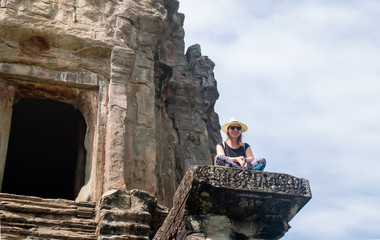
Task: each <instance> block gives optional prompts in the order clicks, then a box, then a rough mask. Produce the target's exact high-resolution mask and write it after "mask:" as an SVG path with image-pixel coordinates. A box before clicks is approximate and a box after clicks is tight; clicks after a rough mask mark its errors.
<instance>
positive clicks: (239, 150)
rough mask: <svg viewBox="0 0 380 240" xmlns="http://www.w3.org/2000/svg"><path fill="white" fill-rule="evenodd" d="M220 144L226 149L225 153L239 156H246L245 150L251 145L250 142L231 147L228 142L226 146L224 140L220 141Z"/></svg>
mask: <svg viewBox="0 0 380 240" xmlns="http://www.w3.org/2000/svg"><path fill="white" fill-rule="evenodd" d="M218 145H219V146H222V148H223V149H224V154H225V155H226V156H227V157H239V156H244V157H246V155H245V150H247V148H249V147H250V146H249V144H248V143H244V147H243V146H240V147H239V148H237V149H233V148H230V146H228V144H227V143H226V142H224V146H223V143H222V142H220V143H218Z"/></svg>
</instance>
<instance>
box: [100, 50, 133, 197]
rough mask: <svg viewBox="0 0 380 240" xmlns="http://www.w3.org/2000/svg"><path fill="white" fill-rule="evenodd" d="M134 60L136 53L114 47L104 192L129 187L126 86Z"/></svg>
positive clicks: (109, 94)
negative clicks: (126, 175) (127, 179)
mask: <svg viewBox="0 0 380 240" xmlns="http://www.w3.org/2000/svg"><path fill="white" fill-rule="evenodd" d="M133 59H134V54H133V52H132V51H131V50H130V49H128V48H121V47H115V48H114V49H113V50H112V54H111V79H110V83H109V86H108V97H109V100H108V117H107V132H106V143H105V144H106V146H105V160H104V161H105V168H104V176H105V179H104V180H105V182H104V187H103V190H104V192H106V191H108V190H110V189H122V190H125V189H126V183H125V168H126V163H125V161H126V155H127V152H126V148H125V146H126V139H127V137H128V136H127V131H126V118H127V85H128V81H129V78H130V72H131V70H130V69H131V66H133ZM131 60H132V61H131Z"/></svg>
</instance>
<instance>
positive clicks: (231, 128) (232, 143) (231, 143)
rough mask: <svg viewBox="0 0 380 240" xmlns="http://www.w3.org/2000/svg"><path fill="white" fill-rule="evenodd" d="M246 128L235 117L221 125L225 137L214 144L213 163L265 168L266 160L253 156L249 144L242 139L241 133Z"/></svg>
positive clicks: (246, 167)
mask: <svg viewBox="0 0 380 240" xmlns="http://www.w3.org/2000/svg"><path fill="white" fill-rule="evenodd" d="M247 130H248V127H247V125H245V124H244V123H241V122H239V120H237V119H236V118H231V119H230V121H229V122H228V123H226V124H224V125H223V126H222V131H223V132H225V133H226V135H227V139H226V141H224V142H220V143H218V145H216V154H217V155H216V157H215V165H217V166H227V167H234V168H242V169H250V170H263V169H264V168H265V165H266V160H265V159H264V158H254V157H253V153H252V149H251V147H250V146H249V144H248V143H243V141H242V138H243V136H242V133H243V132H245V131H247Z"/></svg>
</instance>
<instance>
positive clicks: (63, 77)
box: [0, 63, 108, 201]
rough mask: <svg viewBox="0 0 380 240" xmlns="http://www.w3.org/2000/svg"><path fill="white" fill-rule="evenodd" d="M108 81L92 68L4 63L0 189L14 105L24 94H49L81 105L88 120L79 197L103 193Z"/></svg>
mask: <svg viewBox="0 0 380 240" xmlns="http://www.w3.org/2000/svg"><path fill="white" fill-rule="evenodd" d="M107 95H108V81H107V80H106V79H105V78H104V77H102V76H100V75H97V74H94V73H90V72H85V73H84V72H79V73H73V72H59V71H51V70H46V69H43V68H41V67H36V66H29V65H22V64H9V63H0V112H1V114H0V191H1V186H2V181H3V176H4V168H5V161H6V157H7V149H8V140H9V134H10V128H11V120H12V107H13V105H15V104H16V103H17V102H18V100H20V99H21V98H45V99H51V100H57V101H61V102H65V103H68V104H70V105H72V106H74V107H75V108H76V109H78V110H79V111H80V112H81V113H82V115H83V117H84V119H85V121H86V124H87V131H86V136H85V140H84V141H85V142H84V146H85V149H86V151H87V153H86V169H85V183H84V186H83V187H82V189H81V190H80V192H79V194H78V196H77V197H76V200H78V201H88V200H97V199H99V198H100V196H101V195H102V193H103V180H104V179H103V178H104V176H103V173H104V165H105V163H104V149H105V138H106V136H105V134H106V131H105V128H106V125H107V103H106V101H107V99H108V96H107Z"/></svg>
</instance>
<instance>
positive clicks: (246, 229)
mask: <svg viewBox="0 0 380 240" xmlns="http://www.w3.org/2000/svg"><path fill="white" fill-rule="evenodd" d="M310 199H311V191H310V186H309V182H308V181H307V180H306V179H302V178H296V177H293V176H290V175H287V174H281V173H270V172H262V171H254V170H240V169H234V168H226V167H215V166H193V167H191V168H190V169H189V170H188V172H187V173H186V175H185V177H184V178H183V181H182V182H181V185H180V186H179V188H178V191H177V192H176V194H175V197H174V207H173V209H172V210H171V211H170V213H169V215H168V217H167V219H166V220H165V223H164V225H163V226H162V227H161V228H160V230H159V231H158V233H157V235H156V236H155V239H157V240H158V239H160V240H162V239H207V238H211V239H214V238H215V239H280V238H281V237H282V236H283V235H284V234H285V233H286V232H287V231H288V229H289V227H290V226H289V225H288V222H289V221H290V220H291V219H292V218H293V217H294V216H295V215H296V214H297V213H298V211H300V209H301V208H302V207H303V206H304V205H305V204H306V203H307V202H308V201H309V200H310ZM216 226H224V227H223V228H222V229H223V230H222V229H221V230H218V229H219V228H218V227H216ZM212 229H214V231H213V230H212ZM219 235H220V236H219ZM217 236H219V237H217ZM221 236H224V237H221Z"/></svg>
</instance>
